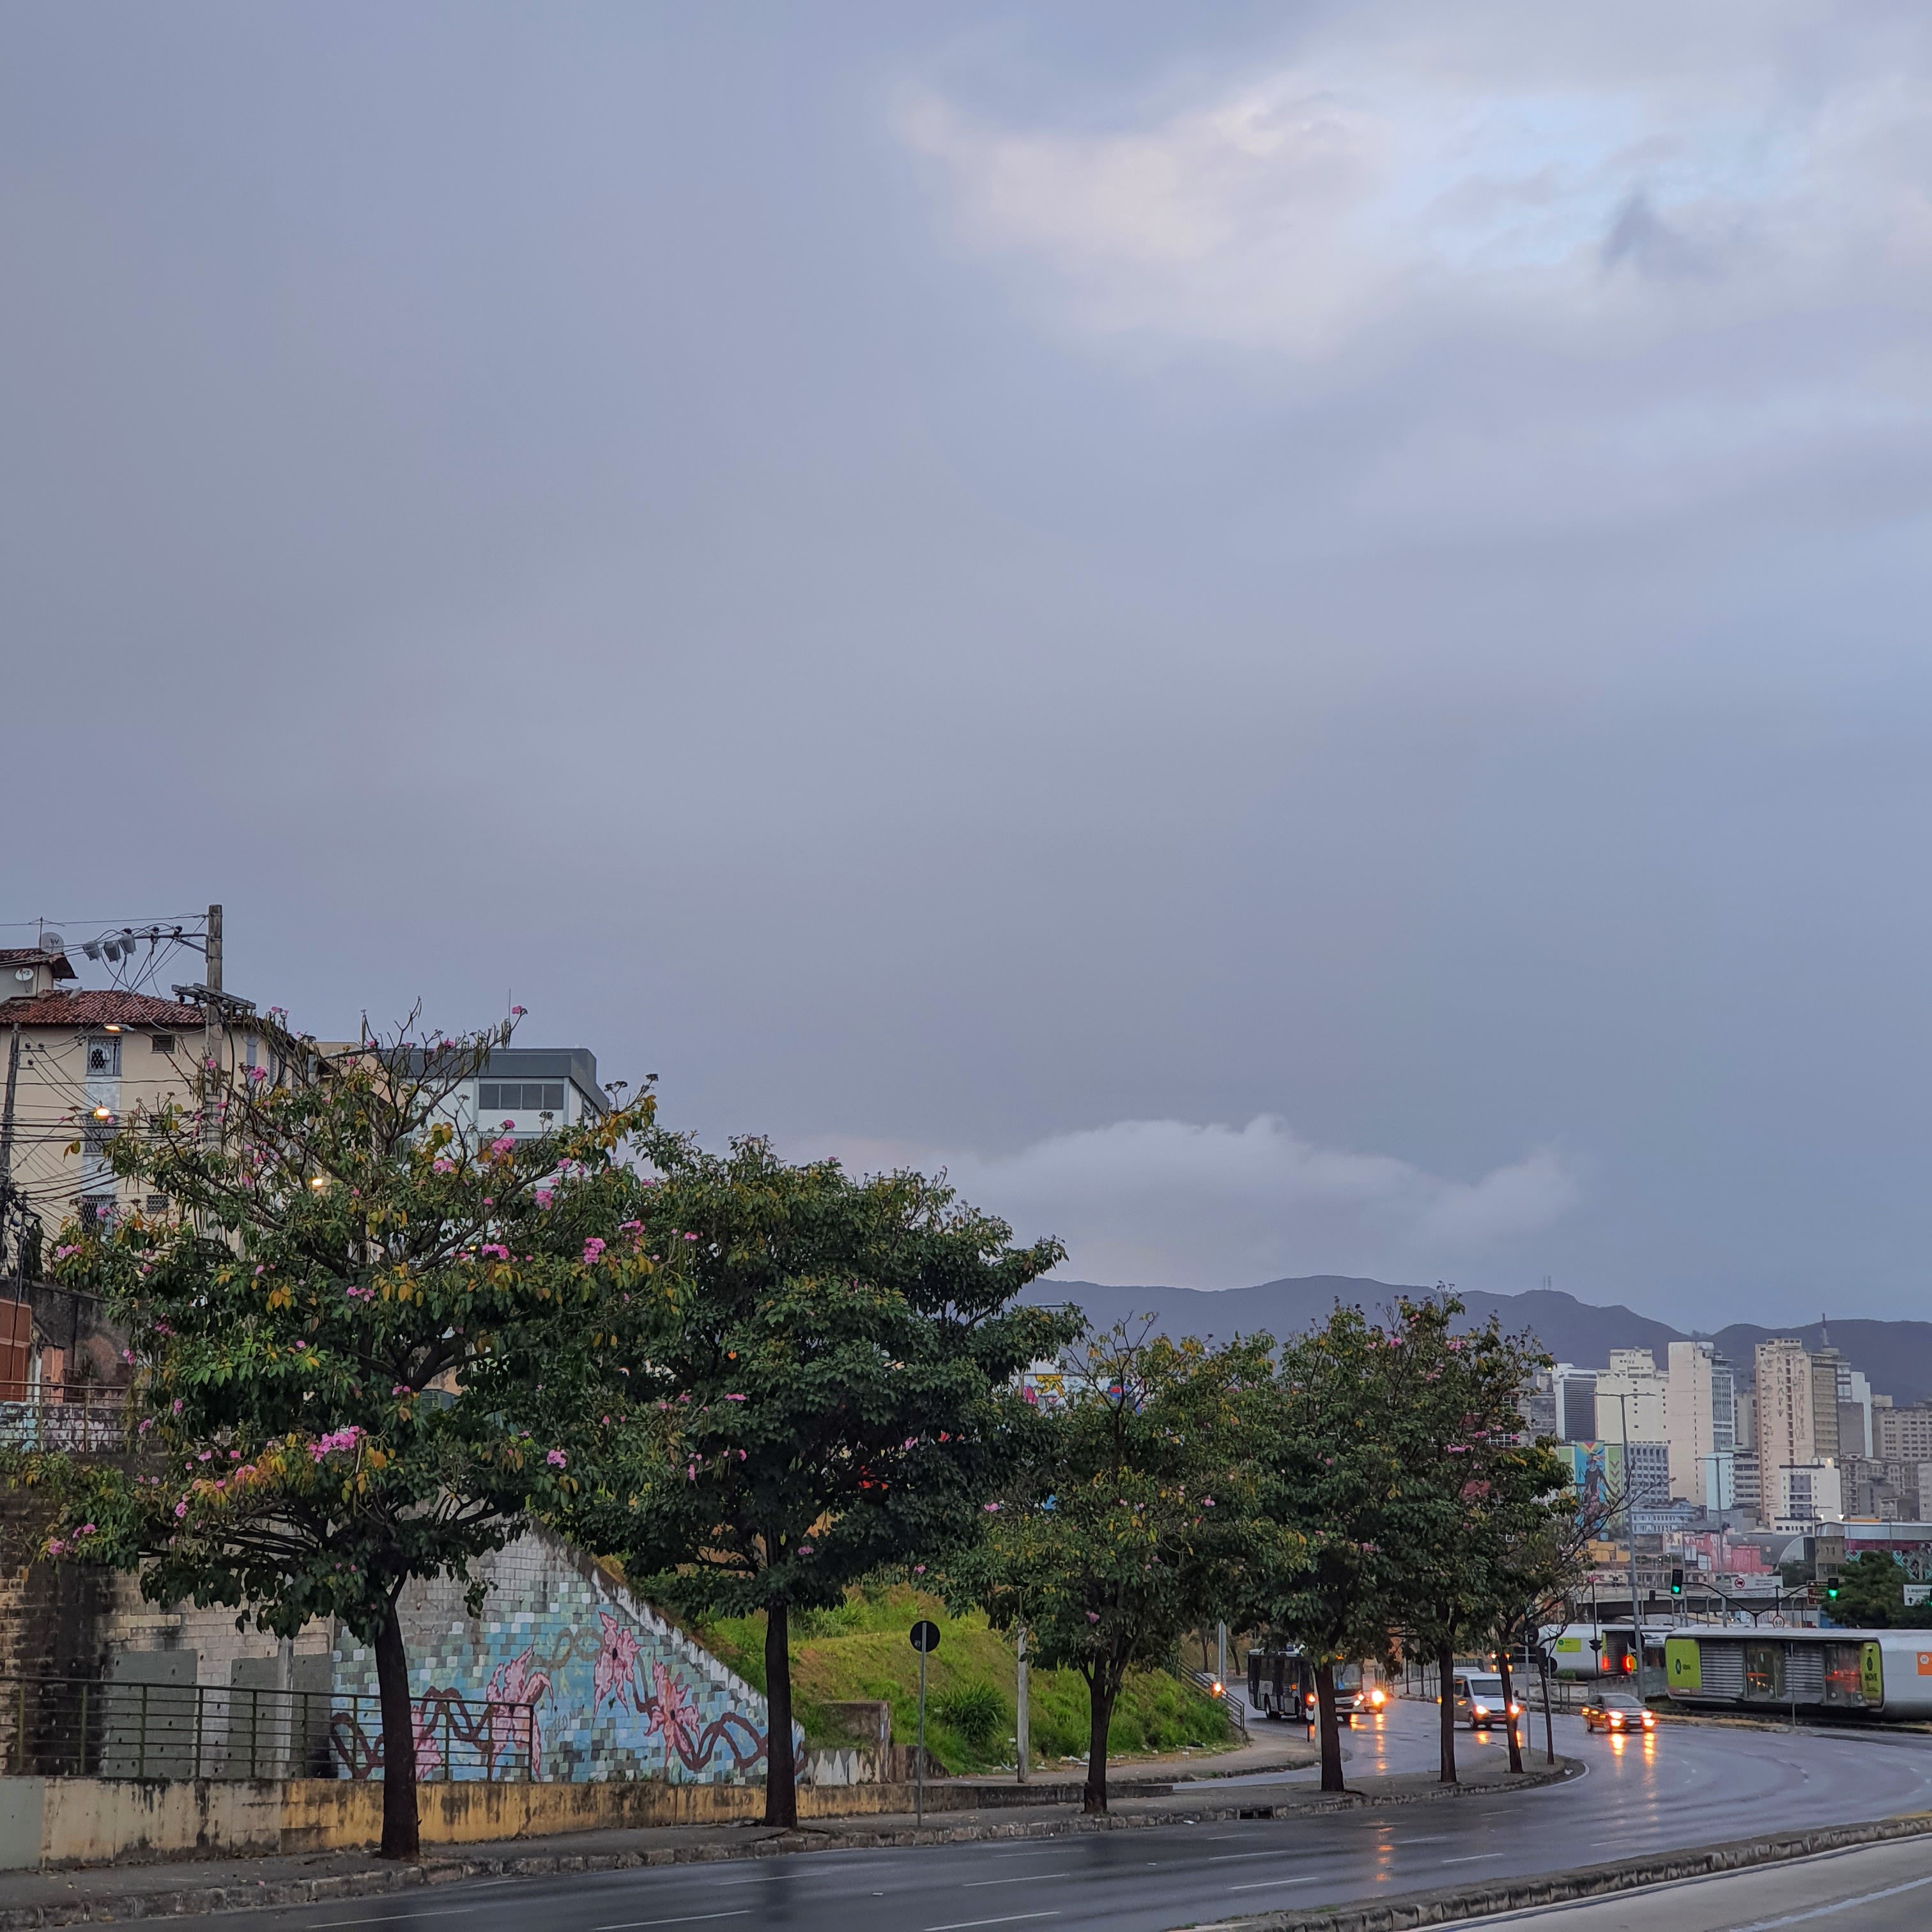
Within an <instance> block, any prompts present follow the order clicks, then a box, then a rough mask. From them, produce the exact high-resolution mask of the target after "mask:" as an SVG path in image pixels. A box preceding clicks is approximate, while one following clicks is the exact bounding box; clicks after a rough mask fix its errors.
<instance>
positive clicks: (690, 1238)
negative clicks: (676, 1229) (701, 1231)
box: [685, 1235, 697, 1241]
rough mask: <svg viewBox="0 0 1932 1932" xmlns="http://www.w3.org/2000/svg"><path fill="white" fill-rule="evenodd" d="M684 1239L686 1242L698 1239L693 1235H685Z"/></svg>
mask: <svg viewBox="0 0 1932 1932" xmlns="http://www.w3.org/2000/svg"><path fill="white" fill-rule="evenodd" d="M685 1240H686V1241H696V1240H697V1236H696V1235H685Z"/></svg>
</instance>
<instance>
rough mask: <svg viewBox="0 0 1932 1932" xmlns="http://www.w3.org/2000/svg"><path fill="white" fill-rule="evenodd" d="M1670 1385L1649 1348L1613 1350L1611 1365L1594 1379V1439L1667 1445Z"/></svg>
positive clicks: (1668, 1438)
mask: <svg viewBox="0 0 1932 1932" xmlns="http://www.w3.org/2000/svg"><path fill="white" fill-rule="evenodd" d="M1669 1390H1670V1383H1669V1381H1668V1379H1667V1378H1666V1377H1665V1376H1662V1375H1661V1374H1659V1373H1658V1367H1657V1358H1656V1357H1655V1355H1652V1353H1651V1352H1650V1351H1649V1349H1612V1350H1611V1351H1610V1367H1609V1368H1608V1369H1607V1370H1604V1372H1602V1373H1600V1374H1599V1375H1598V1377H1597V1440H1598V1442H1622V1441H1623V1440H1624V1439H1625V1427H1626V1426H1628V1430H1629V1432H1630V1433H1629V1439H1630V1440H1631V1442H1668V1441H1669V1440H1670V1432H1669V1428H1668V1424H1667V1419H1666V1401H1667V1396H1668V1394H1669Z"/></svg>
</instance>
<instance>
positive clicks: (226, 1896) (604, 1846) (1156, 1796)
mask: <svg viewBox="0 0 1932 1932" xmlns="http://www.w3.org/2000/svg"><path fill="white" fill-rule="evenodd" d="M1284 1742H1299V1741H1298V1740H1294V1739H1289V1740H1286V1741H1284ZM1236 1755H1237V1754H1235V1753H1233V1752H1229V1753H1227V1754H1223V1756H1222V1757H1219V1758H1217V1759H1216V1760H1211V1762H1212V1763H1226V1760H1228V1759H1229V1758H1232V1757H1235V1756H1236ZM1274 1768H1277V1767H1275V1766H1256V1767H1253V1769H1251V1770H1250V1771H1249V1772H1244V1774H1243V1775H1244V1776H1246V1775H1253V1771H1254V1770H1262V1771H1265V1770H1266V1769H1274ZM1279 1768H1280V1769H1282V1771H1283V1778H1284V1781H1283V1783H1280V1784H1271V1783H1268V1782H1267V1781H1265V1780H1264V1781H1260V1782H1257V1783H1255V1784H1244V1785H1242V1786H1241V1787H1238V1788H1235V1789H1232V1790H1220V1791H1217V1790H1215V1788H1214V1784H1215V1781H1214V1778H1202V1779H1199V1780H1197V1781H1194V1782H1193V1783H1192V1784H1189V1783H1186V1782H1183V1781H1175V1782H1174V1783H1172V1784H1163V1783H1160V1782H1157V1781H1152V1780H1148V1779H1138V1780H1132V1781H1125V1782H1123V1783H1121V1784H1119V1785H1118V1786H1116V1787H1115V1790H1117V1792H1118V1796H1116V1797H1115V1801H1114V1808H1113V1810H1112V1811H1111V1812H1110V1813H1109V1815H1108V1816H1107V1817H1104V1818H1088V1817H1083V1816H1082V1814H1080V1812H1079V1811H1078V1810H1077V1809H1076V1808H1075V1806H1076V1804H1077V1802H1078V1788H1077V1787H1067V1786H1064V1785H1062V1786H1059V1787H1058V1790H1060V1791H1064V1792H1070V1793H1071V1794H1072V1802H1060V1803H1047V1804H1042V1805H1000V1806H998V1808H989V1809H987V1810H984V1811H948V1812H944V1813H942V1814H939V1817H938V1819H937V1820H935V1821H934V1822H932V1823H928V1824H927V1825H926V1826H924V1827H923V1828H921V1827H920V1826H919V1825H918V1824H917V1823H916V1820H914V1819H913V1817H911V1816H910V1814H907V1815H906V1816H904V1817H874V1818H864V1819H853V1820H851V1821H850V1823H849V1824H847V1823H843V1822H841V1821H839V1820H825V1821H821V1822H819V1823H814V1825H812V1826H808V1827H805V1828H803V1829H799V1830H798V1831H796V1832H774V1831H769V1830H767V1829H766V1828H764V1827H763V1826H757V1825H704V1826H651V1827H646V1828H641V1829H633V1830H628V1831H616V1832H583V1833H578V1834H574V1835H566V1836H562V1837H559V1838H542V1839H529V1840H524V1841H511V1842H508V1843H498V1844H479V1845H465V1846H449V1847H442V1846H438V1847H434V1848H428V1849H426V1850H425V1855H424V1857H423V1859H422V1862H421V1863H420V1864H415V1865H407V1866H398V1865H392V1864H384V1863H383V1861H381V1860H380V1859H378V1858H374V1857H372V1856H371V1855H369V1854H368V1853H366V1852H320V1853H317V1854H315V1855H311V1856H304V1857H282V1858H226V1859H197V1860H188V1861H179V1862H176V1863H171V1864H121V1865H111V1866H102V1867H92V1868H89V1869H88V1870H81V1871H65V1872H0V1932H30V1928H34V1927H41V1926H52V1925H66V1924H74V1923H77V1922H80V1921H107V1922H113V1921H120V1920H124V1919H128V1918H157V1917H164V1916H167V1915H172V1914H175V1913H181V1912H218V1911H223V1910H232V1909H238V1908H242V1907H251V1906H252V1907H259V1906H269V1905H306V1904H311V1903H316V1902H317V1901H319V1900H327V1899H335V1898H353V1897H367V1896H369V1895H370V1894H380V1893H383V1892H391V1891H401V1890H403V1889H404V1888H408V1887H411V1886H416V1885H442V1884H448V1883H450V1882H453V1881H455V1880H458V1879H483V1878H502V1877H512V1876H521V1875H526V1874H528V1875H540V1874H542V1873H550V1872H575V1871H601V1870H616V1869H620V1868H622V1867H631V1866H637V1865H657V1864H685V1863H691V1862H698V1861H712V1860H718V1859H728V1858H769V1857H772V1856H775V1855H778V1854H779V1853H781V1852H806V1851H829V1850H850V1849H858V1848H862V1847H870V1846H880V1845H918V1844H950V1843H960V1842H962V1841H968V1840H974V1839H983V1838H1058V1837H1061V1836H1064V1835H1072V1834H1076V1833H1081V1832H1106V1831H1127V1830H1132V1829H1135V1828H1136V1827H1139V1826H1152V1825H1166V1824H1175V1823H1182V1822H1186V1821H1196V1822H1202V1821H1205V1820H1210V1819H1228V1818H1238V1817H1275V1818H1279V1817H1288V1816H1292V1815H1293V1814H1296V1813H1301V1812H1307V1813H1315V1812H1322V1811H1337V1810H1348V1809H1354V1808H1364V1807H1368V1806H1372V1805H1391V1804H1394V1805H1404V1804H1417V1803H1430V1802H1453V1801H1454V1800H1455V1799H1458V1798H1461V1797H1473V1796H1481V1795H1483V1794H1484V1793H1493V1792H1496V1791H1499V1790H1509V1789H1516V1790H1522V1789H1526V1788H1531V1787H1535V1786H1537V1785H1540V1784H1548V1783H1550V1782H1552V1781H1554V1780H1557V1779H1561V1778H1567V1777H1569V1776H1571V1775H1574V1772H1575V1770H1576V1769H1577V1767H1576V1766H1575V1765H1574V1762H1573V1761H1571V1760H1565V1761H1563V1763H1561V1764H1559V1766H1558V1768H1557V1769H1556V1771H1554V1772H1548V1771H1544V1770H1541V1769H1539V1770H1536V1771H1532V1772H1526V1773H1525V1774H1524V1775H1523V1776H1522V1777H1520V1778H1514V1777H1512V1776H1511V1775H1510V1774H1509V1772H1508V1771H1507V1770H1503V1771H1500V1772H1499V1771H1498V1770H1496V1769H1495V1768H1494V1767H1493V1766H1490V1765H1484V1766H1480V1767H1477V1768H1473V1769H1472V1770H1471V1771H1470V1772H1469V1773H1468V1774H1466V1778H1465V1781H1464V1782H1463V1784H1461V1785H1459V1786H1454V1787H1444V1786H1442V1785H1440V1784H1437V1783H1436V1781H1435V1779H1434V1778H1433V1776H1431V1775H1428V1774H1426V1773H1422V1772H1414V1773H1405V1774H1403V1775H1399V1776H1394V1777H1385V1778H1365V1779H1364V1780H1362V1781H1361V1784H1360V1785H1359V1786H1358V1788H1356V1789H1355V1790H1351V1791H1349V1792H1347V1793H1342V1794H1340V1795H1339V1796H1324V1795H1323V1794H1322V1793H1320V1792H1319V1791H1313V1790H1310V1789H1308V1787H1307V1784H1305V1783H1289V1782H1286V1779H1287V1778H1289V1777H1291V1776H1292V1775H1293V1774H1292V1768H1291V1767H1289V1766H1280V1767H1279ZM1135 1769H1141V1767H1139V1766H1136V1767H1135ZM947 1782H948V1783H949V1784H959V1783H963V1782H964V1781H963V1780H953V1779H949V1780H948V1781H947ZM1009 1788H1010V1787H1009Z"/></svg>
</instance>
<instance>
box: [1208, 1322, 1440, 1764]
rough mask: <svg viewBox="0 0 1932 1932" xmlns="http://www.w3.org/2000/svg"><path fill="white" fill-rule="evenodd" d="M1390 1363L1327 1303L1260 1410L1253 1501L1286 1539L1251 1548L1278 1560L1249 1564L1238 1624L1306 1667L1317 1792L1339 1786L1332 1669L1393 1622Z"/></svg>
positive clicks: (1387, 1646)
mask: <svg viewBox="0 0 1932 1932" xmlns="http://www.w3.org/2000/svg"><path fill="white" fill-rule="evenodd" d="M1390 1364H1391V1352H1390V1350H1389V1349H1388V1338H1387V1337H1386V1336H1385V1334H1383V1333H1382V1331H1381V1330H1379V1329H1378V1328H1376V1326H1375V1325H1373V1323H1372V1322H1370V1321H1369V1319H1367V1316H1364V1314H1363V1313H1361V1310H1359V1309H1355V1308H1349V1307H1337V1309H1336V1310H1335V1311H1334V1313H1333V1314H1332V1315H1331V1316H1330V1317H1329V1319H1328V1321H1327V1322H1325V1323H1324V1324H1323V1325H1322V1326H1321V1327H1320V1328H1317V1329H1315V1330H1313V1331H1310V1333H1309V1334H1307V1335H1304V1336H1303V1337H1301V1338H1299V1339H1298V1340H1297V1341H1295V1343H1293V1344H1292V1345H1291V1346H1289V1348H1287V1349H1284V1350H1283V1353H1282V1355H1281V1358H1280V1365H1279V1370H1278V1373H1277V1376H1276V1378H1275V1381H1274V1391H1273V1400H1271V1402H1270V1403H1269V1404H1268V1415H1267V1427H1266V1431H1265V1439H1264V1443H1263V1447H1262V1457H1261V1464H1262V1468H1261V1478H1260V1487H1259V1496H1258V1502H1259V1508H1260V1509H1261V1510H1262V1512H1263V1514H1265V1516H1266V1517H1267V1518H1268V1520H1269V1521H1270V1522H1271V1523H1272V1524H1273V1525H1274V1526H1275V1527H1276V1529H1277V1531H1278V1532H1288V1533H1287V1534H1281V1535H1277V1537H1275V1538H1274V1539H1272V1540H1271V1541H1270V1542H1269V1543H1268V1544H1265V1545H1259V1546H1258V1551H1259V1550H1260V1549H1264V1548H1265V1549H1267V1550H1272V1551H1274V1552H1276V1553H1279V1555H1280V1559H1281V1560H1280V1562H1277V1563H1264V1562H1259V1561H1257V1562H1255V1563H1254V1564H1253V1565H1251V1566H1250V1571H1249V1578H1250V1595H1249V1598H1248V1601H1247V1607H1246V1615H1245V1616H1244V1619H1243V1621H1244V1622H1248V1623H1250V1624H1254V1625H1260V1626H1261V1627H1262V1628H1264V1629H1265V1631H1267V1632H1268V1634H1269V1635H1270V1636H1271V1637H1272V1638H1274V1639H1276V1640H1286V1641H1288V1642H1290V1643H1294V1644H1295V1645H1297V1646H1299V1647H1300V1649H1301V1650H1302V1651H1303V1652H1304V1654H1305V1655H1307V1657H1308V1658H1309V1660H1310V1662H1311V1664H1313V1666H1314V1668H1315V1673H1316V1693H1317V1700H1318V1708H1317V1717H1318V1719H1319V1730H1320V1735H1321V1741H1322V1789H1323V1790H1325V1791H1340V1790H1342V1789H1343V1772H1342V1746H1341V1733H1340V1726H1339V1724H1338V1721H1337V1716H1336V1708H1335V1667H1336V1666H1337V1664H1345V1663H1355V1662H1361V1661H1366V1660H1367V1659H1370V1658H1376V1659H1383V1658H1387V1657H1388V1655H1389V1654H1390V1652H1391V1647H1392V1646H1391V1632H1392V1631H1394V1628H1396V1626H1397V1625H1398V1624H1399V1623H1400V1622H1401V1620H1402V1599H1401V1597H1400V1591H1399V1586H1400V1583H1401V1581H1402V1580H1403V1577H1404V1574H1405V1571H1404V1568H1403V1565H1401V1563H1400V1556H1399V1552H1398V1550H1397V1546H1396V1532H1395V1529H1394V1512H1393V1511H1391V1502H1392V1501H1394V1499H1397V1497H1399V1496H1400V1493H1401V1489H1402V1485H1403V1481H1404V1478H1405V1477H1406V1471H1405V1470H1404V1469H1403V1467H1402V1466H1401V1464H1400V1460H1399V1457H1400V1449H1399V1447H1398V1445H1397V1433H1398V1431H1397V1429H1396V1428H1395V1427H1394V1426H1393V1425H1392V1419H1391V1417H1390V1415H1388V1412H1387V1405H1388V1402H1389V1401H1390V1400H1391V1397H1394V1395H1395V1394H1396V1393H1397V1387H1398V1382H1397V1379H1391V1376H1390V1375H1389V1374H1388V1368H1389V1366H1390Z"/></svg>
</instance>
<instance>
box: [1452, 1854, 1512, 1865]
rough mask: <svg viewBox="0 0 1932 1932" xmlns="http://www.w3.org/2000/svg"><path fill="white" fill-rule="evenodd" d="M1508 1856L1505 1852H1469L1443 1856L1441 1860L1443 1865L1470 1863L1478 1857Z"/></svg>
mask: <svg viewBox="0 0 1932 1932" xmlns="http://www.w3.org/2000/svg"><path fill="white" fill-rule="evenodd" d="M1508 1855H1509V1854H1508V1852H1468V1853H1466V1855H1464V1856H1463V1857H1462V1858H1445V1859H1444V1860H1443V1861H1442V1862H1443V1863H1444V1864H1445V1865H1472V1864H1475V1862H1476V1861H1478V1859H1479V1858H1507V1857H1508Z"/></svg>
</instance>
